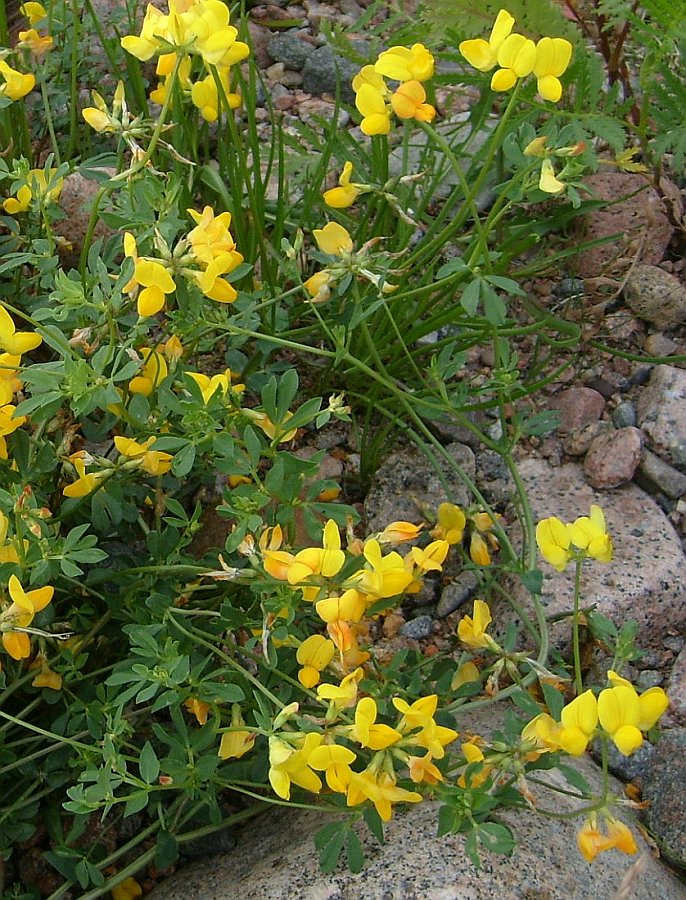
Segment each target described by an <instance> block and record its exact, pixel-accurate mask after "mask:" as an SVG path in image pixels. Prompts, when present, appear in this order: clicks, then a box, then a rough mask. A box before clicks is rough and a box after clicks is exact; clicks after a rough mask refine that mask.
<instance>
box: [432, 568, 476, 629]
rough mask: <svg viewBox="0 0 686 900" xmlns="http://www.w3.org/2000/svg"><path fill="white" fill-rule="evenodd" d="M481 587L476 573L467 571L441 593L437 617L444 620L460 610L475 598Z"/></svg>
mask: <svg viewBox="0 0 686 900" xmlns="http://www.w3.org/2000/svg"><path fill="white" fill-rule="evenodd" d="M478 586H479V579H478V578H477V577H476V575H475V573H474V572H471V571H470V570H467V571H465V572H461V573H460V574H459V575H458V576H457V578H455V579H453V581H451V582H450V584H447V585H446V586H445V587H444V588H443V590H442V591H441V599H440V600H439V601H438V606H437V607H436V615H437V616H438V617H439V618H441V619H444V618H445V617H446V616H449V615H450V613H453V612H455V610H456V609H459V608H460V607H461V606H462V604H463V603H466V602H467V601H468V600H469V598H470V597H472V596H473V594H474V593H475V591H476V589H477V588H478Z"/></svg>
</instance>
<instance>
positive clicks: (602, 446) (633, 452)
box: [584, 426, 643, 490]
mask: <svg viewBox="0 0 686 900" xmlns="http://www.w3.org/2000/svg"><path fill="white" fill-rule="evenodd" d="M642 452H643V435H642V434H641V430H640V428H633V427H631V426H630V427H628V428H619V429H618V430H617V431H610V432H607V433H605V434H600V435H598V437H596V438H594V439H593V441H592V442H591V446H590V447H589V450H588V453H587V454H586V458H585V459H584V475H585V476H586V478H587V479H588V482H589V484H591V485H593V487H594V488H598V489H600V490H606V489H607V488H615V487H619V485H620V484H626V483H627V482H629V481H631V479H632V478H633V477H634V472H635V471H636V469H637V468H638V464H639V463H640V461H641V454H642Z"/></svg>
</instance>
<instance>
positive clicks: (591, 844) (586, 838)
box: [576, 812, 638, 863]
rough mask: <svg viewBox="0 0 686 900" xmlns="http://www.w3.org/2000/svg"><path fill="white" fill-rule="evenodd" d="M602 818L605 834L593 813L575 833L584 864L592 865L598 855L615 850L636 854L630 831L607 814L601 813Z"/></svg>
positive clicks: (634, 842)
mask: <svg viewBox="0 0 686 900" xmlns="http://www.w3.org/2000/svg"><path fill="white" fill-rule="evenodd" d="M603 817H604V819H605V827H606V829H607V833H604V832H603V831H601V830H600V828H599V827H598V816H597V813H595V812H594V813H591V814H590V815H589V816H588V818H587V819H586V820H585V822H584V825H583V827H582V828H581V830H580V831H579V832H578V833H577V836H576V842H577V846H578V848H579V851H580V853H581V855H582V856H583V858H584V859H585V860H586V862H589V863H592V862H593V860H594V859H595V858H596V856H597V855H598V854H599V853H604V852H605V851H606V850H612V849H615V848H616V849H617V850H620V851H621V852H622V853H627V854H629V855H633V854H634V853H636V852H637V851H638V847H637V846H636V841H635V840H634V836H633V834H632V833H631V831H630V829H629V828H628V827H627V826H626V825H625V824H624V823H623V822H620V821H619V819H615V818H614V816H611V815H610V814H609V813H608V812H603Z"/></svg>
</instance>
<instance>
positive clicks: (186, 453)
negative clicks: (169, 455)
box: [171, 444, 195, 478]
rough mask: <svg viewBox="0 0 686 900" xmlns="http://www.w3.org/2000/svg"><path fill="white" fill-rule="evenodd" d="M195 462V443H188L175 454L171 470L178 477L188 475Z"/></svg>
mask: <svg viewBox="0 0 686 900" xmlns="http://www.w3.org/2000/svg"><path fill="white" fill-rule="evenodd" d="M194 462H195V444H186V446H185V447H184V448H183V450H179V452H178V453H177V454H176V455H175V456H174V461H173V462H172V466H171V470H172V472H173V473H174V475H176V477H177V478H183V477H184V476H186V475H188V473H189V472H190V470H191V469H192V468H193V463H194Z"/></svg>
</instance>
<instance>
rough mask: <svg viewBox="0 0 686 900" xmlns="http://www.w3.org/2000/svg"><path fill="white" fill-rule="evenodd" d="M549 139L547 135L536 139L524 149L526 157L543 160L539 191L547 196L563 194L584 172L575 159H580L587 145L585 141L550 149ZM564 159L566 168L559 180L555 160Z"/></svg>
mask: <svg viewBox="0 0 686 900" xmlns="http://www.w3.org/2000/svg"><path fill="white" fill-rule="evenodd" d="M547 142H548V139H547V137H546V136H545V135H540V136H539V137H535V138H534V139H533V140H532V141H530V142H529V143H528V144H527V145H526V147H525V148H524V151H523V152H524V156H533V157H538V158H539V159H540V160H541V173H540V177H539V181H538V187H539V190H541V191H543V192H544V193H545V194H562V193H563V192H564V191H565V190H567V187H568V184H569V181H567V180H565V179H566V178H567V179H569V180H573V179H574V178H575V177H577V176H578V175H579V173H580V172H581V171H582V170H583V167H582V166H580V165H579V163H578V162H575V161H574V159H575V158H576V157H579V156H580V155H581V154H582V153H583V152H584V150H585V149H586V145H585V144H584V142H583V141H578V142H577V143H576V144H573V145H572V146H570V147H557V148H554V147H552V148H551V147H548V146H547ZM555 157H557V158H562V159H565V160H566V163H565V166H564V168H563V169H562V171H561V172H560V177H559V178H558V177H557V176H556V174H555V167H554V165H553V158H555Z"/></svg>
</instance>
